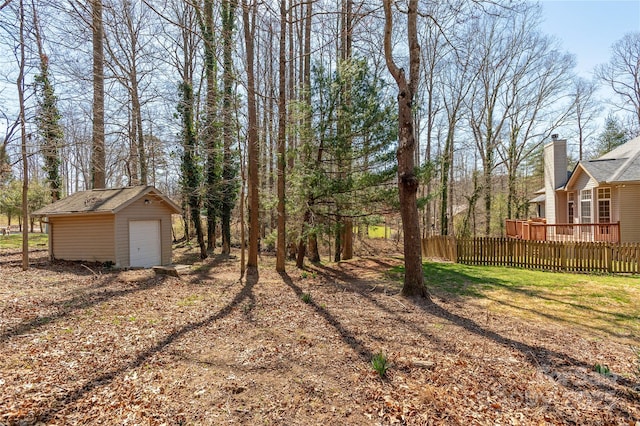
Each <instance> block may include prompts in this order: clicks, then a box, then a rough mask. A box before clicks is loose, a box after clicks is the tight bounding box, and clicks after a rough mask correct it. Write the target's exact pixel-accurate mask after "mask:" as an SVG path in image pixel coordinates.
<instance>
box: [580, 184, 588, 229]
mask: <svg viewBox="0 0 640 426" xmlns="http://www.w3.org/2000/svg"><path fill="white" fill-rule="evenodd" d="M580 223H591V190H590V189H585V190H583V191H580Z"/></svg>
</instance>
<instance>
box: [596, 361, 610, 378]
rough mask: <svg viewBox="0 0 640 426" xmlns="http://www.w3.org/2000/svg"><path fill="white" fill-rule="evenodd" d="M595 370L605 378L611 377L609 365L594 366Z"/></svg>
mask: <svg viewBox="0 0 640 426" xmlns="http://www.w3.org/2000/svg"><path fill="white" fill-rule="evenodd" d="M593 370H594V371H595V372H596V373H598V374H602V375H603V376H606V377H609V376H611V370H610V369H609V366H608V365H600V364H596V365H594V366H593Z"/></svg>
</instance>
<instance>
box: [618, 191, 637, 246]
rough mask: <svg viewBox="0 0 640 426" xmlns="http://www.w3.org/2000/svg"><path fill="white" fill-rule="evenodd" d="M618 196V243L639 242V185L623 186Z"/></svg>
mask: <svg viewBox="0 0 640 426" xmlns="http://www.w3.org/2000/svg"><path fill="white" fill-rule="evenodd" d="M619 194H620V200H621V202H620V206H619V211H620V241H621V242H623V243H637V242H640V220H638V208H639V207H640V185H630V184H627V185H624V186H622V187H620V188H619Z"/></svg>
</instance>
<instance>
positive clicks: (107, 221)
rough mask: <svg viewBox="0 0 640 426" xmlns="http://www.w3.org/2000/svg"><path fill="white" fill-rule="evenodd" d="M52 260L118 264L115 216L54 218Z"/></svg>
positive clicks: (92, 215) (51, 229) (52, 226)
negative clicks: (115, 250)
mask: <svg viewBox="0 0 640 426" xmlns="http://www.w3.org/2000/svg"><path fill="white" fill-rule="evenodd" d="M49 222H50V224H51V227H50V232H51V235H50V236H49V237H50V239H51V250H52V253H51V257H52V258H54V259H65V260H83V261H86V262H114V263H115V256H114V232H113V215H111V214H107V215H102V214H101V215H96V214H90V215H77V216H64V217H51V218H50V219H49Z"/></svg>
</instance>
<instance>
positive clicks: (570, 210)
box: [567, 192, 576, 223]
mask: <svg viewBox="0 0 640 426" xmlns="http://www.w3.org/2000/svg"><path fill="white" fill-rule="evenodd" d="M567 197H568V206H567V216H568V220H567V223H573V221H574V219H575V217H576V213H575V210H574V207H573V206H574V197H575V194H574V193H573V192H569V194H567Z"/></svg>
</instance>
